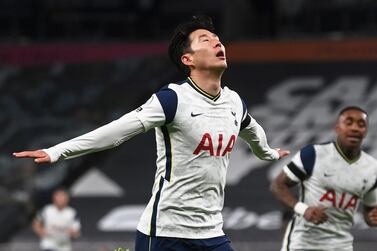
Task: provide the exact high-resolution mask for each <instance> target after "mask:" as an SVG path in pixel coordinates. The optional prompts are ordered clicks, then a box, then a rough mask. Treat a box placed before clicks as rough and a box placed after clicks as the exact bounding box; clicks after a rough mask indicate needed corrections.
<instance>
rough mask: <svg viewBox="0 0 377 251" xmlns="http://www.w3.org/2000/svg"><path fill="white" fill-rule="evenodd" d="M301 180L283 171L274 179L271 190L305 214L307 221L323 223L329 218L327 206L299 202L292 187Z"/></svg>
mask: <svg viewBox="0 0 377 251" xmlns="http://www.w3.org/2000/svg"><path fill="white" fill-rule="evenodd" d="M298 183H299V180H296V181H294V180H292V179H291V178H289V177H288V175H287V174H286V173H285V172H284V171H282V172H280V174H279V175H278V176H277V177H276V178H275V179H274V180H273V181H272V183H271V191H272V193H273V194H274V195H275V197H276V198H277V199H278V200H279V201H281V202H283V203H284V204H285V205H287V206H288V207H290V208H292V209H293V210H294V211H295V213H297V214H299V215H301V216H303V217H304V218H305V219H306V220H307V221H310V222H312V223H314V224H317V225H318V224H321V223H323V222H325V221H326V220H327V215H326V207H309V206H308V205H306V204H304V203H302V202H298V200H297V198H296V197H295V196H294V195H293V193H292V192H291V190H290V188H291V187H293V186H295V185H297V184H298Z"/></svg>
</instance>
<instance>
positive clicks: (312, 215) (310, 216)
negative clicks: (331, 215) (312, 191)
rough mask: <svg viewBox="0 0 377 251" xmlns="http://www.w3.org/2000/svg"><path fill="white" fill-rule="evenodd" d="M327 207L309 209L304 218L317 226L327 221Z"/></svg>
mask: <svg viewBox="0 0 377 251" xmlns="http://www.w3.org/2000/svg"><path fill="white" fill-rule="evenodd" d="M326 209H327V207H309V208H308V209H306V211H305V213H304V218H305V219H306V220H307V221H310V222H312V223H314V224H316V225H319V224H322V223H324V222H325V221H327V214H326Z"/></svg>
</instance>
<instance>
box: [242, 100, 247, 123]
mask: <svg viewBox="0 0 377 251" xmlns="http://www.w3.org/2000/svg"><path fill="white" fill-rule="evenodd" d="M241 101H242V110H243V111H242V118H243V117H244V116H245V114H247V106H246V103H245V101H244V100H243V99H242V98H241ZM245 119H246V118H245Z"/></svg>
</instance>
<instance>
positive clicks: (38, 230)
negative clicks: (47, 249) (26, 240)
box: [31, 218, 47, 238]
mask: <svg viewBox="0 0 377 251" xmlns="http://www.w3.org/2000/svg"><path fill="white" fill-rule="evenodd" d="M31 226H32V229H33V231H34V233H35V234H36V235H38V236H39V238H43V237H45V236H46V235H47V231H46V229H45V228H44V227H43V224H42V221H41V220H40V219H37V218H36V219H34V220H33V223H32V225H31Z"/></svg>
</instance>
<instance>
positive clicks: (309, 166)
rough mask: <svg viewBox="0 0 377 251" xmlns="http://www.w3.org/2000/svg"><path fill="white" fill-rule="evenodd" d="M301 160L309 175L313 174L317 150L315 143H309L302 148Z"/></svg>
mask: <svg viewBox="0 0 377 251" xmlns="http://www.w3.org/2000/svg"><path fill="white" fill-rule="evenodd" d="M300 157H301V162H302V164H303V165H304V169H305V171H306V174H307V177H309V176H311V175H312V172H313V168H314V163H315V150H314V146H313V145H307V146H305V147H304V148H302V149H301V152H300Z"/></svg>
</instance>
